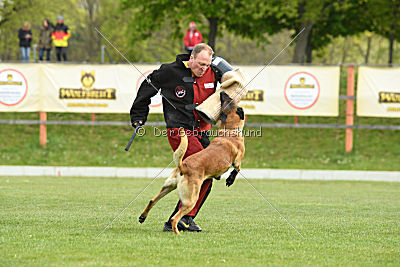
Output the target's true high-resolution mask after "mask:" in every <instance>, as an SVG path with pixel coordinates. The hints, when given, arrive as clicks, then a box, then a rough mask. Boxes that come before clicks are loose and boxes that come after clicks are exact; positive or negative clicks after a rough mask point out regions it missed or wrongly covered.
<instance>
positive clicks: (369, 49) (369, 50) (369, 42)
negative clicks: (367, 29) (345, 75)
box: [364, 36, 372, 64]
mask: <svg viewBox="0 0 400 267" xmlns="http://www.w3.org/2000/svg"><path fill="white" fill-rule="evenodd" d="M371 41H372V36H369V37H368V39H367V51H366V53H365V61H364V62H365V64H368V60H369V53H370V52H371Z"/></svg>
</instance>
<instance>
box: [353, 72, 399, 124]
mask: <svg viewBox="0 0 400 267" xmlns="http://www.w3.org/2000/svg"><path fill="white" fill-rule="evenodd" d="M357 116H366V117H396V118H399V117H400V68H399V67H391V68H389V67H364V66H360V67H359V68H358V81H357Z"/></svg>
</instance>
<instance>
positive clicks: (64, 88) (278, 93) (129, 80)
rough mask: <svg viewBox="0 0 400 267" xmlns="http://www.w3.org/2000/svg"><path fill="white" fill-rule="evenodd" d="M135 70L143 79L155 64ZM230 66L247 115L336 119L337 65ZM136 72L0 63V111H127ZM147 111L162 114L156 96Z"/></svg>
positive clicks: (127, 67)
mask: <svg viewBox="0 0 400 267" xmlns="http://www.w3.org/2000/svg"><path fill="white" fill-rule="evenodd" d="M136 67H137V68H138V69H139V71H140V72H141V73H143V74H144V75H148V74H149V73H151V72H152V71H153V70H155V69H158V68H159V65H144V64H140V65H139V64H138V65H136ZM235 67H239V68H241V70H242V72H243V73H244V75H245V76H246V78H247V80H246V82H245V84H247V88H248V89H249V91H248V93H247V94H246V96H245V97H244V98H243V99H242V101H241V102H240V105H241V106H242V107H243V108H244V109H245V112H246V114H260V115H295V116H337V115H338V104H339V103H338V97H339V67H314V66H313V67H310V66H269V67H267V68H265V69H263V66H235ZM262 69H263V70H262ZM261 70H262V71H261ZM139 71H137V70H136V69H135V68H134V67H133V66H131V65H126V64H116V65H100V64H97V65H96V64H88V65H86V64H54V63H48V64H12V65H11V66H10V65H5V64H0V111H21V112H22V111H46V112H83V113H128V112H129V110H130V108H131V106H132V103H133V101H134V99H135V97H136V94H137V90H138V88H139V86H140V84H141V83H142V82H143V80H144V77H143V76H142V75H141V73H139ZM260 71H261V72H260ZM157 89H158V88H157ZM154 90H155V89H154ZM150 112H151V113H162V98H161V96H160V95H156V96H155V97H153V98H152V99H151V104H150Z"/></svg>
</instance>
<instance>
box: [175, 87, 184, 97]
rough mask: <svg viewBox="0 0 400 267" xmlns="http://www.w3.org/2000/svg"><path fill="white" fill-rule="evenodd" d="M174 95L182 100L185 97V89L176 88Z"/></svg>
mask: <svg viewBox="0 0 400 267" xmlns="http://www.w3.org/2000/svg"><path fill="white" fill-rule="evenodd" d="M175 95H176V96H177V97H178V98H183V97H184V96H185V95H186V89H185V87H183V86H177V87H176V88H175Z"/></svg>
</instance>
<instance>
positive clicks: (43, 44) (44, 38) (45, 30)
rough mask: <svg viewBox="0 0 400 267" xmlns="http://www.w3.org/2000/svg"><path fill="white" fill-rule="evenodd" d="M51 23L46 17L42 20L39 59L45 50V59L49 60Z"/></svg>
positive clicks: (41, 58)
mask: <svg viewBox="0 0 400 267" xmlns="http://www.w3.org/2000/svg"><path fill="white" fill-rule="evenodd" d="M52 33H53V25H52V24H51V23H50V21H49V20H48V19H45V20H44V21H43V27H42V28H41V29H40V35H39V60H41V61H42V60H43V55H44V52H45V51H46V60H47V61H50V52H51V43H52V37H51V35H52Z"/></svg>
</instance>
